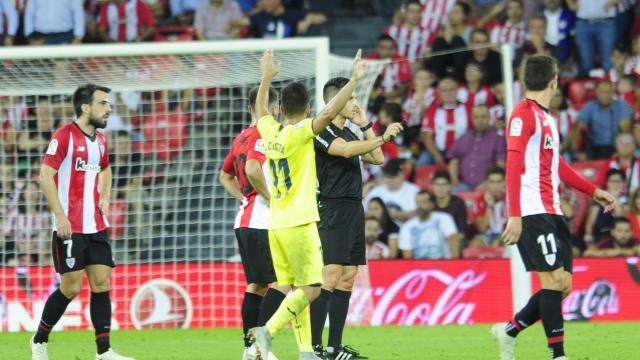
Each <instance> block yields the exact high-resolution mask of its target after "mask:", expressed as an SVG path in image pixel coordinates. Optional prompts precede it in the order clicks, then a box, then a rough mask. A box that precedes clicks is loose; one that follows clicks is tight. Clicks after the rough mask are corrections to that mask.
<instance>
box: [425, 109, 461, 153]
mask: <svg viewBox="0 0 640 360" xmlns="http://www.w3.org/2000/svg"><path fill="white" fill-rule="evenodd" d="M470 128H471V116H470V114H469V113H468V112H467V107H466V106H465V105H464V104H461V103H458V104H457V105H455V106H438V107H435V106H434V107H432V108H431V109H429V111H427V113H426V116H425V118H424V122H423V123H422V131H426V132H431V133H433V136H434V139H435V143H436V147H437V148H438V150H440V151H442V152H446V151H448V150H449V149H450V148H451V147H452V146H453V144H454V143H455V141H456V140H458V138H459V137H460V136H462V135H464V133H466V132H467V130H468V129H470Z"/></svg>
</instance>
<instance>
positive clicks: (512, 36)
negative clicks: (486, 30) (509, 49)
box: [491, 0, 527, 49]
mask: <svg viewBox="0 0 640 360" xmlns="http://www.w3.org/2000/svg"><path fill="white" fill-rule="evenodd" d="M523 11H524V8H523V7H522V2H520V1H519V0H510V1H509V3H508V4H507V21H505V22H504V23H501V24H498V25H496V26H495V27H494V28H493V29H491V43H493V44H496V45H501V44H505V43H511V44H513V46H514V48H515V49H519V48H521V47H522V45H523V44H524V41H525V40H526V38H527V25H526V24H525V22H524V20H523V18H522V14H523Z"/></svg>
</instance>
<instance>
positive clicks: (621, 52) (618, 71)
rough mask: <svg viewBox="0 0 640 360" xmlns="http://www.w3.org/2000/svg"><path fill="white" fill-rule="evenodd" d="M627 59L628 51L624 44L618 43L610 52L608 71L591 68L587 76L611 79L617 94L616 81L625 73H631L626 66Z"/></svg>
mask: <svg viewBox="0 0 640 360" xmlns="http://www.w3.org/2000/svg"><path fill="white" fill-rule="evenodd" d="M628 60H629V51H628V50H627V48H626V47H625V46H624V45H618V46H616V47H615V48H614V49H613V52H611V64H612V67H611V69H609V71H604V70H603V69H593V70H591V71H590V72H589V76H590V77H591V78H592V79H598V80H600V79H605V80H609V81H611V83H612V84H613V88H614V90H615V92H616V94H619V91H618V90H619V89H618V82H619V81H620V79H622V78H623V77H624V76H625V75H626V74H630V73H631V69H629V68H627V61H628Z"/></svg>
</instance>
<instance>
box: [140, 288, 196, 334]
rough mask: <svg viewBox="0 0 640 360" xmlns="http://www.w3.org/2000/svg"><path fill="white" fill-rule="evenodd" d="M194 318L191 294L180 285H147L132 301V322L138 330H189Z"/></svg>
mask: <svg viewBox="0 0 640 360" xmlns="http://www.w3.org/2000/svg"><path fill="white" fill-rule="evenodd" d="M192 315H193V306H192V304H191V299H190V298H189V294H188V293H187V292H186V291H185V290H184V289H183V288H182V287H181V286H180V285H178V283H176V282H175V281H172V280H168V279H154V280H150V281H148V282H146V283H145V284H144V285H142V286H141V287H140V288H139V289H138V290H137V291H136V293H135V294H134V295H133V300H131V322H132V323H133V325H134V326H135V327H136V329H150V328H182V329H187V328H188V327H189V324H190V323H191V317H192Z"/></svg>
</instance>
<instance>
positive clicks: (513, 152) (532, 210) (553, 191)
mask: <svg viewBox="0 0 640 360" xmlns="http://www.w3.org/2000/svg"><path fill="white" fill-rule="evenodd" d="M523 74H524V83H525V99H524V100H522V101H521V102H520V103H519V104H518V106H516V108H515V109H514V110H513V113H512V114H511V116H510V118H509V122H508V126H507V166H506V172H507V203H508V211H509V220H508V222H507V227H506V229H505V231H504V233H503V235H502V240H503V241H504V242H505V243H506V244H508V245H513V244H516V243H517V244H518V249H519V250H520V255H521V256H522V260H523V262H524V264H525V268H526V269H527V271H535V272H536V273H537V274H538V277H539V278H540V283H541V287H542V290H540V291H538V292H537V293H535V294H534V295H533V296H531V298H530V299H529V302H528V303H527V305H526V306H525V307H524V308H523V309H522V310H520V312H518V313H517V314H515V316H514V318H513V320H511V321H510V322H508V323H506V324H505V323H501V324H496V325H494V327H493V328H492V333H493V335H494V337H495V338H496V340H497V341H498V343H499V345H500V351H501V358H502V359H513V358H514V356H515V355H514V351H515V337H516V335H518V333H519V332H520V331H522V330H524V329H525V328H526V327H528V326H530V325H533V324H534V323H535V322H536V321H538V320H542V325H543V327H544V330H545V334H546V336H547V343H548V347H549V350H550V352H551V357H552V358H553V359H567V357H566V356H565V354H564V345H563V344H564V327H563V321H564V320H563V318H562V299H563V298H564V297H566V296H567V295H568V294H569V292H570V291H571V272H572V270H573V264H572V263H573V258H572V257H573V254H572V239H571V232H570V230H569V226H568V224H567V221H566V219H565V218H564V216H563V214H562V209H561V207H560V182H561V181H562V182H564V183H565V184H566V185H568V186H569V187H572V188H575V189H577V190H578V191H580V192H582V193H584V194H586V195H588V196H590V197H593V199H594V200H595V201H596V202H598V203H599V204H601V205H602V206H603V207H604V208H605V210H606V211H611V210H612V209H613V207H614V205H615V202H616V199H615V198H614V197H613V196H612V195H611V194H609V193H607V192H606V191H603V190H601V189H598V188H596V186H595V185H593V184H590V183H589V182H587V181H586V180H584V179H583V178H582V177H580V176H579V175H578V174H577V173H576V172H575V171H574V170H573V169H572V168H571V167H570V166H569V165H568V164H567V163H566V162H565V161H564V159H563V158H562V156H561V154H560V137H559V135H558V128H557V126H556V124H555V120H554V118H553V117H552V116H551V115H550V114H549V112H548V110H547V109H548V107H549V104H550V102H551V98H552V97H553V96H554V94H555V92H556V89H557V87H558V65H557V62H556V60H555V59H554V58H552V57H550V56H546V55H533V56H530V57H529V58H527V60H526V62H525V64H524V71H523Z"/></svg>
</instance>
